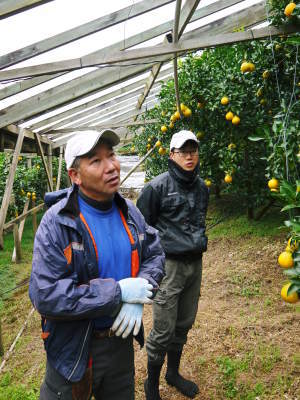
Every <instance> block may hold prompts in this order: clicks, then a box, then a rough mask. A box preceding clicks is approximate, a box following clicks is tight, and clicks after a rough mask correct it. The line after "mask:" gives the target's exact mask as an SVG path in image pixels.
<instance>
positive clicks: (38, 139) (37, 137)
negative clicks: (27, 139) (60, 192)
mask: <svg viewBox="0 0 300 400" xmlns="http://www.w3.org/2000/svg"><path fill="white" fill-rule="evenodd" d="M33 133H34V136H35V140H36V143H37V145H38V146H37V147H38V151H39V153H40V155H41V157H42V162H43V166H44V168H45V171H46V175H47V180H48V185H49V188H50V190H51V191H52V190H53V181H52V178H50V174H49V171H48V167H47V162H46V159H45V156H44V152H43V147H42V143H41V138H40V135H39V134H38V133H36V132H33Z"/></svg>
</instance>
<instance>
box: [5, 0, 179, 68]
mask: <svg viewBox="0 0 300 400" xmlns="http://www.w3.org/2000/svg"><path fill="white" fill-rule="evenodd" d="M172 1H174V0H152V1H151V2H149V1H148V0H143V1H140V2H138V3H136V4H133V5H130V6H128V7H125V8H122V9H121V10H118V11H116V12H113V13H111V14H108V15H104V16H103V17H100V18H98V19H95V20H93V21H90V22H87V23H86V24H83V25H80V26H77V27H76V28H73V29H70V30H68V31H65V32H62V33H59V34H58V35H55V36H52V37H49V38H47V39H44V40H42V41H40V42H37V43H33V44H31V45H29V46H27V47H24V48H22V49H18V50H16V51H13V52H12V53H9V54H5V55H3V56H1V57H0V68H6V67H9V66H11V65H14V64H17V63H19V62H21V61H24V60H27V59H29V58H32V57H35V56H37V55H39V54H42V53H45V52H46V51H49V50H53V49H56V48H57V47H60V46H63V45H65V44H68V43H71V42H73V41H75V40H78V39H81V38H83V37H85V36H88V35H91V34H93V33H95V32H99V31H101V30H103V29H107V28H109V27H111V26H114V25H116V24H119V23H121V22H124V21H126V20H128V19H131V18H134V17H137V16H138V15H141V14H144V13H146V12H148V11H151V10H155V9H156V8H158V7H161V6H164V5H166V4H168V3H171V2H172ZM10 3H13V1H10ZM19 3H21V2H19ZM23 3H26V2H24V1H23ZM27 3H29V1H27ZM31 3H33V1H31ZM40 3H42V2H40ZM0 11H1V4H0ZM0 15H1V14H0Z"/></svg>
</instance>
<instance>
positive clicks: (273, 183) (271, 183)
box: [268, 178, 279, 189]
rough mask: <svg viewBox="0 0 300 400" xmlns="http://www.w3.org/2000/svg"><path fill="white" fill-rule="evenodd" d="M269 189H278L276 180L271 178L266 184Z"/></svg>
mask: <svg viewBox="0 0 300 400" xmlns="http://www.w3.org/2000/svg"><path fill="white" fill-rule="evenodd" d="M268 186H269V189H278V188H279V181H278V179H276V178H272V179H270V180H269V182H268Z"/></svg>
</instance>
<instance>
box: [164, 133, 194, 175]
mask: <svg viewBox="0 0 300 400" xmlns="http://www.w3.org/2000/svg"><path fill="white" fill-rule="evenodd" d="M170 158H171V160H173V161H174V162H176V164H178V165H179V166H180V167H181V168H182V169H184V170H185V171H193V170H194V169H195V167H196V165H197V164H198V161H199V153H198V145H197V143H195V142H194V141H193V140H188V141H187V142H185V143H184V145H183V146H182V147H180V149H174V150H173V151H171V153H170Z"/></svg>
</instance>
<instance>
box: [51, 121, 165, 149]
mask: <svg viewBox="0 0 300 400" xmlns="http://www.w3.org/2000/svg"><path fill="white" fill-rule="evenodd" d="M157 123H159V120H158V119H148V120H145V121H134V122H132V121H131V122H120V123H111V124H99V125H96V126H89V130H95V131H99V130H102V129H116V128H127V127H129V126H145V125H148V124H157ZM86 130H87V127H86V126H84V127H79V128H76V131H86ZM72 132H74V129H71V128H65V129H56V130H53V131H50V133H51V135H53V136H52V137H53V138H57V137H59V136H61V135H62V134H66V133H72ZM54 143H55V142H54Z"/></svg>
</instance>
